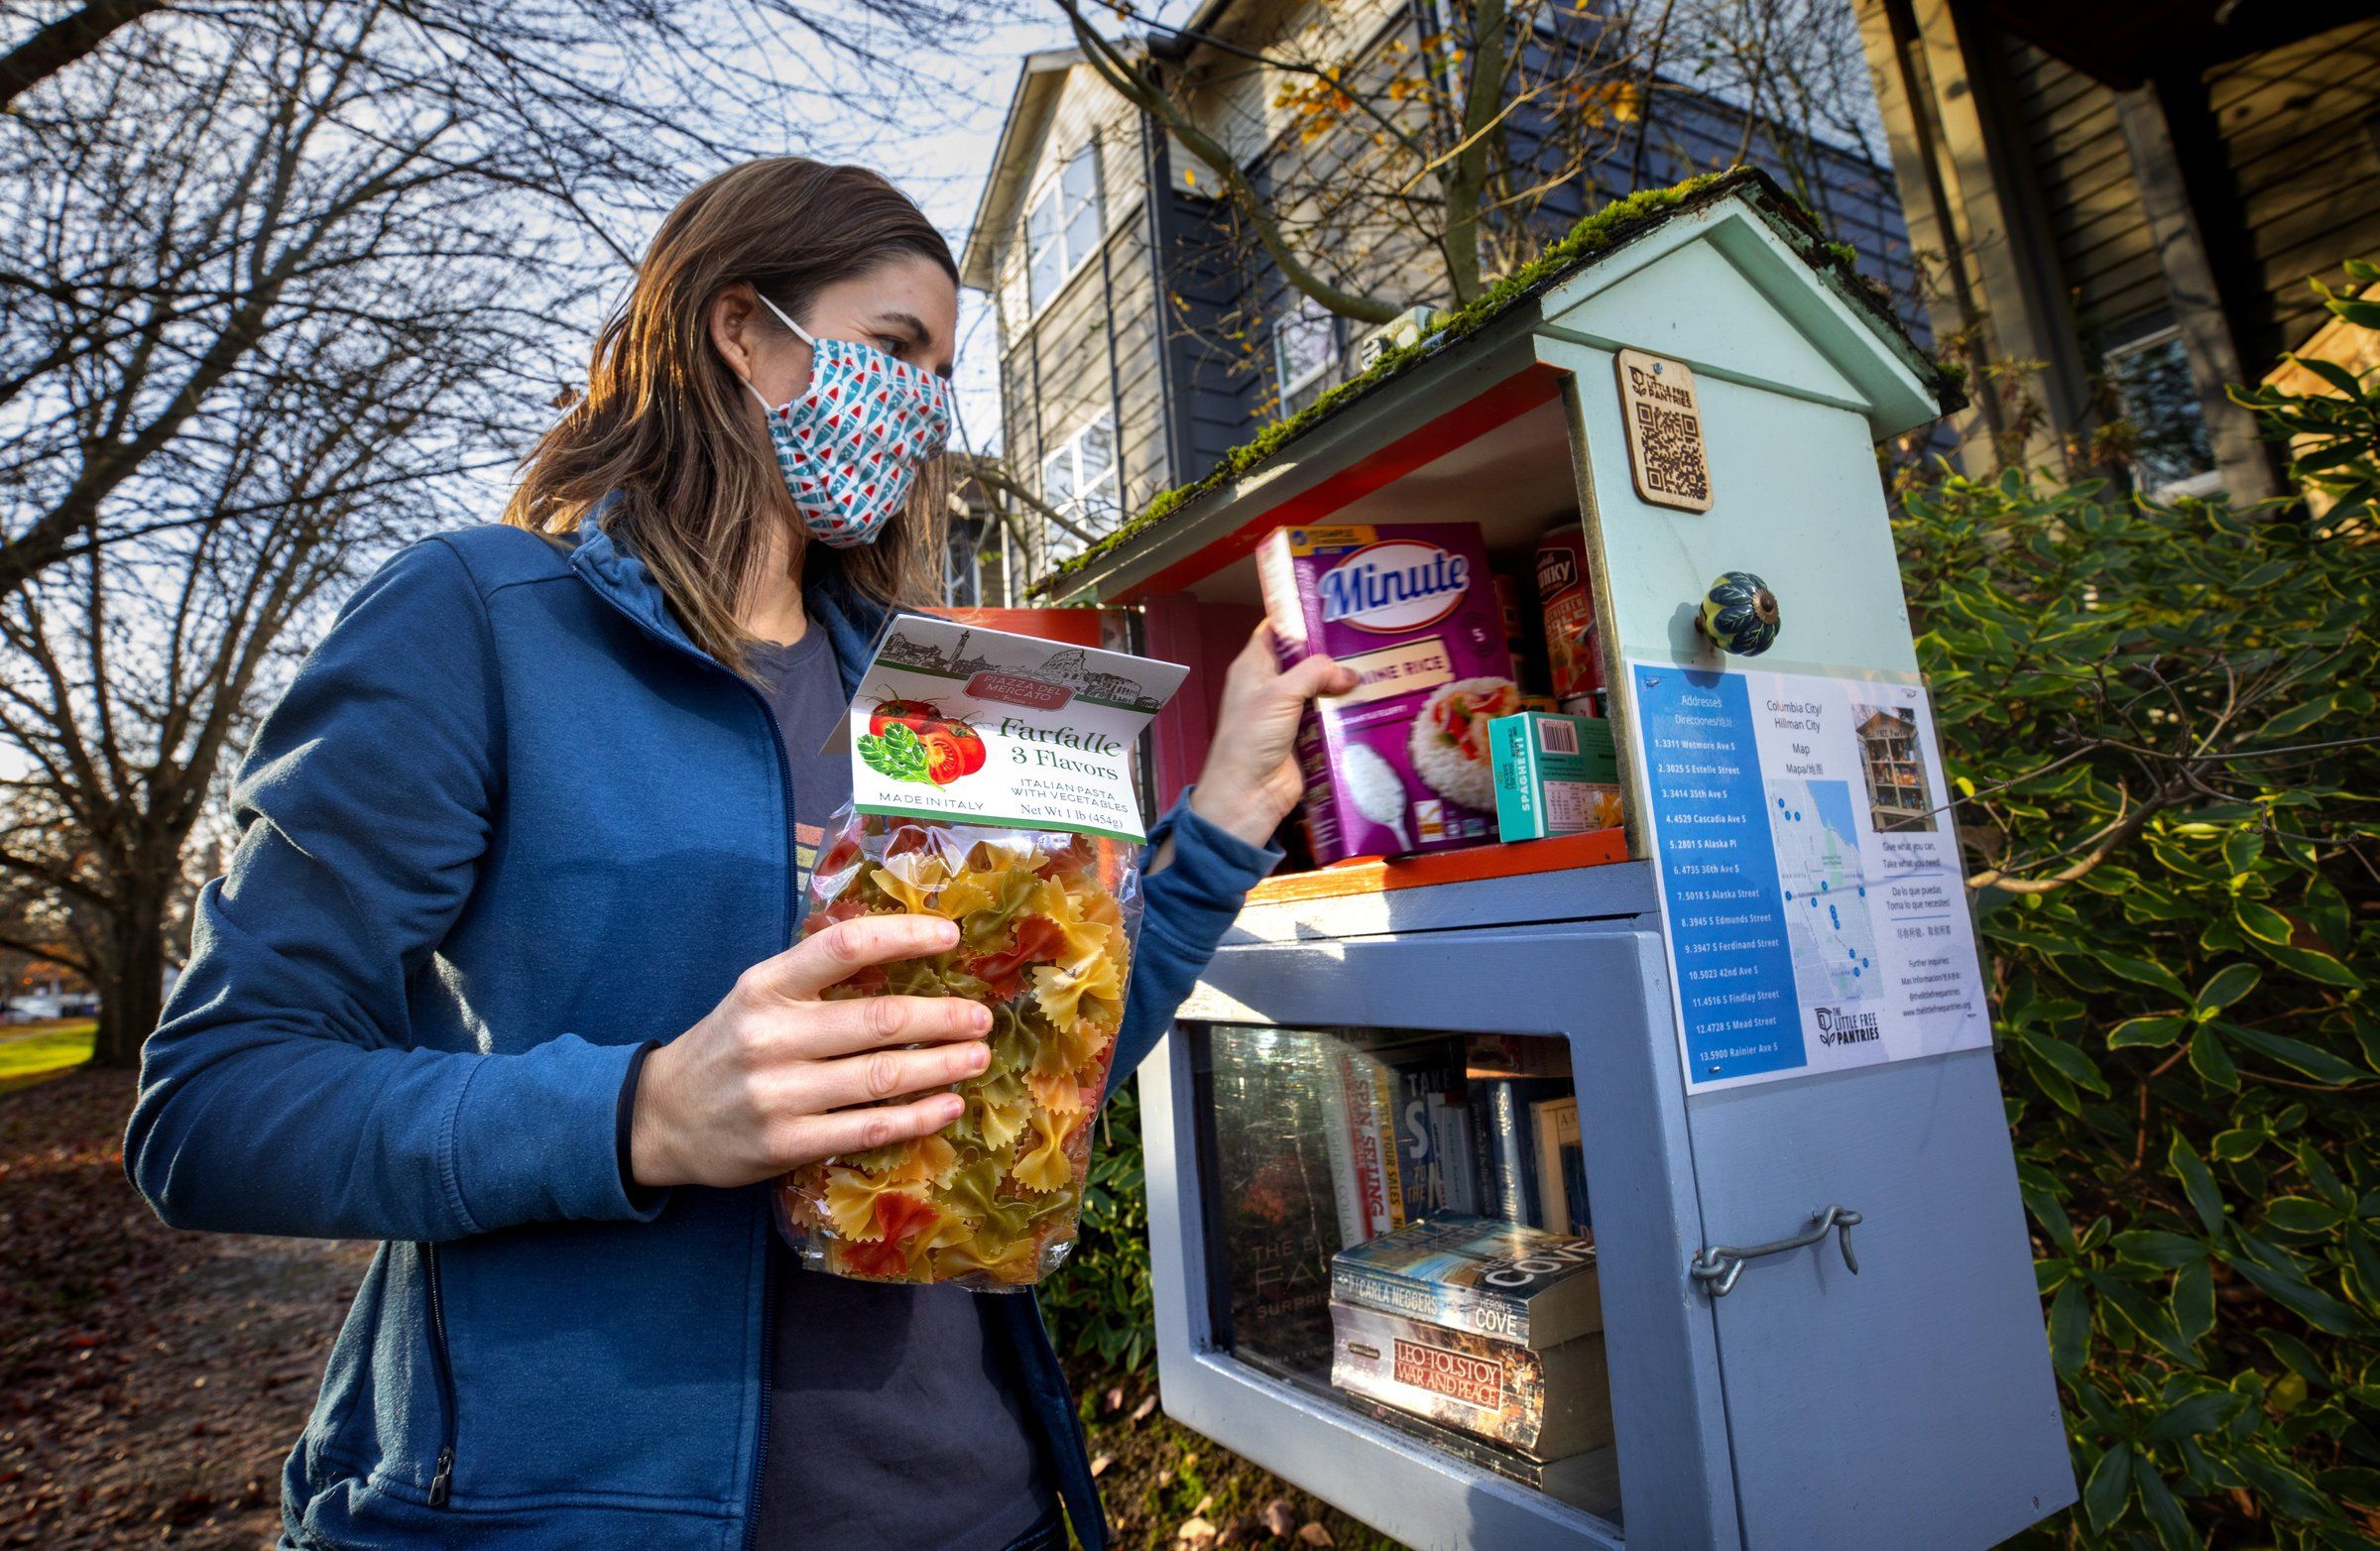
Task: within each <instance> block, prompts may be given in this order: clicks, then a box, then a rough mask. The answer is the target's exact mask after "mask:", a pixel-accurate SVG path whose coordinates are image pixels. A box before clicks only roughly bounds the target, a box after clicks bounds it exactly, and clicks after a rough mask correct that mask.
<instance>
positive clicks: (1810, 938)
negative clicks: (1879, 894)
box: [1768, 780, 1881, 1002]
mask: <svg viewBox="0 0 2380 1551" xmlns="http://www.w3.org/2000/svg"><path fill="white" fill-rule="evenodd" d="M1768 795H1769V799H1770V807H1769V810H1768V821H1769V827H1770V829H1771V831H1772V832H1773V833H1774V835H1775V837H1776V846H1777V878H1778V881H1779V882H1780V883H1782V884H1783V885H1784V886H1785V935H1786V938H1787V940H1788V941H1789V942H1791V944H1792V945H1793V977H1794V979H1795V981H1796V982H1798V983H1799V985H1800V987H1801V994H1802V997H1803V998H1804V1000H1805V1001H1816V1000H1822V999H1823V998H1824V996H1825V994H1826V993H1829V992H1831V993H1832V994H1833V999H1834V1000H1835V1001H1838V1002H1859V1001H1862V1000H1865V999H1866V998H1869V997H1872V996H1877V995H1880V994H1881V992H1880V989H1879V987H1878V984H1877V980H1876V966H1875V958H1876V931H1875V927H1874V925H1873V924H1872V923H1871V922H1870V921H1869V919H1868V913H1867V878H1866V875H1865V874H1864V873H1863V872H1862V871H1861V870H1860V865H1859V841H1858V838H1857V836H1858V833H1859V832H1858V830H1857V829H1855V828H1854V827H1853V826H1852V822H1851V788H1850V783H1849V782H1848V781H1841V780H1772V781H1770V782H1769V783H1768Z"/></svg>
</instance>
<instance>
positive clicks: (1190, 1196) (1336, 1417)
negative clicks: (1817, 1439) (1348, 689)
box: [1140, 919, 1737, 1551]
mask: <svg viewBox="0 0 2380 1551" xmlns="http://www.w3.org/2000/svg"><path fill="white" fill-rule="evenodd" d="M1660 965H1661V956H1660V953H1659V944H1658V939H1657V938H1655V937H1654V936H1653V935H1652V934H1650V933H1647V932H1644V931H1642V930H1640V929H1636V923H1635V921H1633V920H1629V919H1615V920H1610V921H1604V922H1586V923H1579V924H1577V925H1563V926H1516V927H1504V928H1491V929H1478V930H1451V931H1415V932H1410V933H1405V934H1396V935H1384V936H1377V937H1366V938H1356V939H1325V940H1312V941H1304V942H1293V943H1241V944H1236V945H1229V946H1226V947H1225V948H1224V949H1223V950H1222V951H1221V952H1220V953H1219V954H1218V955H1217V957H1216V959H1215V961H1214V963H1213V965H1211V966H1210V968H1209V970H1208V972H1207V974H1206V976H1205V978H1204V979H1203V981H1202V982H1201V985H1200V987H1199V988H1198V990H1197V991H1195V992H1194V993H1193V994H1192V997H1191V999H1190V1001H1189V1002H1188V1003H1187V1004H1186V1005H1185V1006H1184V1008H1183V1009H1182V1012H1181V1014H1180V1017H1179V1020H1178V1021H1177V1024H1176V1027H1175V1029H1174V1031H1173V1033H1172V1034H1171V1035H1169V1036H1168V1038H1167V1040H1166V1042H1165V1044H1164V1045H1163V1046H1160V1048H1159V1050H1158V1051H1157V1053H1156V1054H1155V1055H1154V1056H1152V1057H1151V1058H1150V1061H1149V1062H1148V1064H1147V1065H1145V1066H1143V1067H1142V1069H1141V1074H1140V1083H1141V1102H1142V1105H1143V1117H1144V1120H1143V1124H1144V1135H1145V1137H1146V1139H1147V1147H1148V1184H1149V1225H1150V1251H1151V1259H1152V1270H1153V1272H1154V1280H1155V1291H1156V1304H1157V1328H1158V1363H1159V1377H1160V1381H1161V1385H1162V1389H1163V1396H1164V1403H1165V1408H1166V1410H1167V1412H1168V1413H1169V1414H1171V1415H1172V1416H1174V1417H1175V1418H1176V1419H1178V1420H1180V1421H1182V1422H1184V1423H1186V1424H1187V1425H1189V1426H1191V1427H1193V1428H1195V1429H1197V1430H1198V1431H1200V1432H1202V1433H1205V1434H1207V1435H1208V1436H1209V1437H1212V1438H1214V1439H1216V1440H1217V1441H1219V1442H1221V1443H1223V1444H1224V1445H1225V1446H1227V1447H1229V1448H1231V1449H1233V1450H1235V1451H1237V1452H1239V1453H1241V1454H1243V1455H1246V1456H1248V1457H1249V1458H1250V1459H1253V1460H1255V1461H1256V1462H1257V1463H1259V1464H1261V1465H1263V1466H1265V1467H1266V1468H1267V1469H1269V1470H1272V1471H1274V1472H1275V1473H1277V1474H1279V1475H1281V1476H1284V1477H1286V1478H1287V1479H1289V1480H1290V1481H1292V1482H1295V1483H1296V1484H1298V1485H1299V1486H1301V1487H1304V1488H1306V1489H1307V1490H1309V1491H1314V1492H1316V1493H1317V1494H1319V1495H1321V1496H1324V1497H1326V1498H1328V1499H1329V1500H1331V1501H1332V1502H1335V1503H1337V1504H1338V1505H1340V1506H1341V1507H1343V1508H1345V1509H1346V1510H1347V1511H1349V1512H1351V1513H1353V1514H1355V1515H1356V1516H1358V1517H1360V1518H1363V1519H1365V1520H1366V1521H1367V1522H1369V1523H1371V1524H1373V1525H1374V1526H1376V1527H1378V1528H1379V1529H1381V1530H1382V1531H1384V1532H1386V1533H1388V1534H1391V1535H1394V1536H1396V1537H1397V1538H1399V1539H1401V1540H1404V1541H1406V1542H1408V1543H1410V1544H1414V1545H1428V1546H1441V1547H1481V1548H1487V1547H1496V1548H1502V1547H1517V1546H1527V1547H1531V1548H1539V1547H1542V1548H1546V1551H1569V1548H1586V1547H1603V1548H1606V1551H1611V1548H1616V1547H1618V1546H1619V1545H1621V1544H1622V1543H1623V1536H1624V1543H1625V1544H1626V1545H1628V1546H1651V1547H1680V1548H1691V1547H1704V1546H1714V1545H1719V1546H1732V1545H1733V1544H1734V1543H1735V1542H1736V1539H1737V1531H1736V1527H1735V1520H1734V1513H1733V1500H1732V1496H1733V1493H1732V1490H1731V1484H1730V1482H1729V1481H1728V1476H1727V1464H1726V1459H1725V1418H1724V1415H1723V1413H1722V1404H1721V1396H1720V1390H1719V1380H1718V1363H1717V1352H1716V1343H1715V1340H1714V1335H1713V1330H1712V1323H1711V1316H1710V1312H1709V1310H1708V1309H1707V1308H1704V1307H1702V1306H1700V1303H1699V1300H1698V1299H1697V1298H1696V1297H1694V1296H1693V1295H1692V1294H1691V1293H1690V1292H1689V1291H1688V1290H1687V1288H1686V1286H1685V1282H1684V1267H1685V1264H1686V1260H1687V1257H1688V1256H1689V1255H1690V1254H1691V1253H1692V1252H1693V1250H1694V1248H1695V1247H1696V1246H1698V1245H1699V1244H1700V1242H1701V1234H1700V1228H1699V1225H1698V1224H1697V1222H1696V1221H1695V1210H1696V1209H1695V1204H1694V1199H1693V1183H1692V1169H1691V1164H1690V1161H1689V1159H1688V1156H1687V1144H1686V1135H1685V1128H1684V1121H1685V1112H1684V1100H1683V1085H1682V1083H1681V1081H1680V1078H1679V1073H1678V1067H1677V1060H1676V1055H1675V1048H1676V1046H1675V1040H1674V1036H1672V1035H1671V1034H1670V1032H1669V1028H1668V1013H1667V1009H1668V1001H1667V990H1666V987H1665V985H1664V983H1663V981H1662V980H1661V978H1660V977H1661V974H1662V970H1661V968H1660ZM1480 1036H1493V1038H1487V1039H1483V1038H1482V1037H1480ZM1495 1039H1501V1040H1504V1041H1506V1042H1507V1044H1508V1045H1509V1048H1504V1049H1502V1050H1500V1052H1499V1051H1498V1050H1496V1049H1493V1048H1485V1049H1484V1048H1483V1045H1487V1046H1492V1045H1493V1044H1494V1041H1495ZM1499 1055H1500V1058H1502V1059H1505V1060H1508V1061H1510V1062H1512V1063H1516V1064H1514V1065H1513V1067H1512V1070H1513V1071H1514V1072H1515V1073H1516V1074H1518V1075H1515V1076H1513V1077H1512V1078H1510V1079H1509V1080H1510V1081H1512V1082H1514V1083H1520V1084H1529V1085H1534V1086H1527V1087H1523V1088H1522V1089H1521V1090H1520V1092H1521V1093H1523V1094H1524V1095H1525V1096H1527V1097H1529V1098H1533V1099H1536V1100H1538V1101H1539V1102H1551V1103H1552V1104H1554V1105H1555V1106H1556V1107H1557V1108H1558V1106H1559V1103H1560V1100H1561V1098H1563V1097H1575V1099H1576V1103H1577V1128H1578V1145H1579V1150H1580V1154H1581V1156H1580V1159H1579V1167H1580V1169H1581V1170H1582V1171H1583V1175H1584V1185H1585V1193H1586V1196H1587V1198H1588V1199H1587V1201H1586V1202H1585V1203H1584V1205H1583V1210H1582V1211H1581V1212H1580V1214H1579V1217H1578V1218H1566V1221H1569V1222H1571V1223H1572V1224H1573V1225H1574V1226H1575V1225H1577V1224H1578V1223H1579V1222H1580V1221H1581V1220H1582V1219H1583V1220H1585V1221H1587V1222H1591V1225H1592V1231H1593V1234H1594V1238H1595V1243H1596V1247H1597V1253H1598V1275H1599V1280H1600V1291H1601V1304H1602V1317H1603V1332H1602V1342H1603V1352H1602V1356H1603V1360H1604V1363H1605V1365H1606V1370H1607V1381H1606V1385H1605V1388H1604V1390H1603V1391H1602V1392H1601V1393H1596V1394H1592V1395H1591V1394H1587V1393H1586V1392H1585V1391H1584V1390H1577V1391H1574V1392H1573V1393H1572V1394H1571V1395H1570V1396H1569V1398H1568V1399H1567V1400H1566V1401H1564V1403H1568V1404H1589V1405H1599V1406H1600V1405H1604V1404H1607V1407H1608V1413H1609V1419H1610V1424H1611V1426H1612V1428H1613V1430H1614V1434H1615V1436H1614V1438H1613V1442H1612V1444H1611V1445H1610V1446H1609V1447H1608V1448H1606V1449H1601V1450H1596V1451H1593V1453H1592V1455H1586V1456H1572V1457H1571V1458H1570V1459H1568V1460H1567V1461H1562V1462H1551V1463H1556V1464H1560V1465H1561V1466H1562V1467H1563V1469H1562V1471H1561V1479H1559V1480H1557V1479H1556V1477H1555V1476H1554V1475H1552V1474H1548V1475H1546V1476H1544V1477H1542V1478H1537V1479H1531V1478H1530V1477H1529V1476H1528V1475H1527V1473H1526V1472H1522V1473H1517V1474H1516V1473H1515V1472H1513V1471H1512V1470H1510V1469H1508V1468H1507V1467H1508V1466H1509V1465H1510V1464H1511V1462H1510V1461H1508V1460H1504V1461H1499V1460H1497V1459H1495V1458H1493V1457H1492V1456H1491V1455H1490V1454H1489V1453H1487V1452H1484V1451H1483V1450H1482V1449H1481V1448H1480V1447H1479V1445H1478V1443H1477V1440H1475V1439H1470V1438H1466V1437H1464V1436H1460V1435H1457V1434H1455V1433H1454V1432H1452V1431H1451V1430H1448V1429H1440V1430H1438V1431H1437V1432H1433V1431H1432V1430H1431V1429H1430V1427H1429V1426H1427V1425H1426V1424H1424V1425H1416V1424H1415V1423H1414V1422H1413V1421H1412V1419H1410V1418H1408V1417H1404V1416H1399V1415H1390V1414H1382V1412H1381V1411H1379V1410H1377V1409H1371V1408H1368V1407H1367V1406H1366V1405H1365V1404H1363V1403H1361V1402H1360V1401H1359V1400H1358V1399H1356V1398H1352V1397H1351V1396H1349V1395H1348V1394H1347V1393H1345V1392H1343V1391H1340V1390H1337V1389H1336V1388H1335V1387H1334V1386H1333V1384H1332V1381H1331V1380H1332V1372H1331V1342H1332V1324H1331V1318H1330V1312H1329V1307H1328V1290H1329V1281H1328V1274H1329V1273H1328V1265H1329V1256H1330V1254H1331V1253H1333V1251H1334V1249H1335V1248H1336V1247H1337V1246H1339V1245H1340V1244H1341V1243H1342V1242H1344V1241H1345V1240H1346V1239H1347V1237H1348V1236H1349V1234H1350V1233H1351V1232H1357V1231H1360V1230H1357V1229H1354V1228H1352V1227H1351V1221H1352V1218H1353V1214H1354V1213H1355V1211H1356V1209H1355V1208H1353V1207H1350V1206H1348V1205H1346V1204H1345V1203H1342V1202H1340V1201H1339V1200H1337V1199H1335V1197H1334V1187H1333V1185H1332V1183H1331V1180H1332V1178H1333V1176H1334V1173H1335V1172H1336V1171H1337V1170H1338V1169H1340V1168H1342V1167H1343V1166H1344V1163H1345V1159H1343V1158H1341V1157H1339V1156H1337V1154H1336V1152H1335V1148H1336V1146H1337V1143H1336V1141H1335V1140H1334V1139H1333V1136H1332V1134H1331V1133H1329V1132H1328V1131H1326V1130H1325V1128H1326V1127H1327V1126H1330V1125H1332V1124H1335V1123H1336V1120H1337V1119H1338V1118H1339V1117H1340V1116H1341V1114H1342V1112H1343V1110H1344V1107H1345V1103H1346V1097H1347V1095H1348V1094H1349V1093H1350V1092H1351V1091H1353V1090H1351V1089H1350V1088H1349V1086H1348V1085H1349V1083H1350V1082H1351V1080H1352V1079H1353V1078H1354V1077H1355V1076H1356V1075H1357V1074H1359V1073H1361V1072H1362V1071H1364V1070H1367V1069H1370V1070H1375V1071H1377V1072H1379V1073H1381V1074H1383V1076H1382V1081H1384V1082H1390V1083H1393V1084H1395V1085H1397V1086H1396V1087H1395V1088H1394V1089H1393V1090H1392V1091H1394V1092H1399V1093H1402V1092H1404V1091H1405V1089H1406V1088H1407V1087H1410V1088H1412V1089H1413V1090H1414V1091H1417V1092H1420V1093H1422V1094H1423V1095H1424V1096H1425V1102H1424V1106H1423V1114H1424V1115H1425V1116H1426V1114H1427V1104H1426V1096H1427V1094H1428V1093H1430V1092H1431V1091H1433V1087H1432V1084H1433V1083H1434V1082H1436V1081H1437V1079H1436V1078H1434V1077H1432V1076H1431V1075H1430V1074H1431V1073H1433V1072H1443V1071H1444V1070H1445V1069H1446V1068H1447V1066H1448V1065H1449V1063H1451V1062H1455V1061H1460V1062H1462V1063H1464V1065H1465V1067H1467V1068H1468V1070H1469V1071H1470V1072H1471V1073H1473V1074H1475V1079H1476V1080H1475V1086H1476V1087H1477V1088H1478V1090H1479V1092H1478V1093H1476V1094H1474V1095H1472V1096H1471V1098H1472V1101H1473V1102H1479V1101H1480V1100H1481V1099H1483V1098H1484V1097H1485V1095H1486V1093H1487V1090H1488V1088H1489V1086H1490V1085H1491V1084H1494V1083H1498V1082H1503V1081H1505V1080H1506V1079H1505V1078H1504V1077H1502V1076H1499V1075H1495V1074H1496V1073H1497V1072H1498V1070H1499V1068H1498V1067H1497V1066H1496V1065H1495V1062H1496V1060H1497V1059H1498V1058H1499ZM1557 1152H1558V1148H1557ZM1540 1177H1542V1171H1541V1174H1540ZM1448 1188H1449V1187H1448V1185H1447V1184H1446V1182H1445V1181H1443V1180H1430V1179H1429V1178H1428V1176H1426V1175H1422V1176H1416V1177H1408V1178H1407V1179H1406V1180H1404V1181H1402V1182H1401V1183H1400V1185H1399V1191H1400V1195H1401V1197H1402V1209H1403V1211H1404V1214H1405V1216H1406V1218H1407V1220H1410V1218H1411V1216H1412V1211H1411V1203H1412V1202H1413V1201H1414V1200H1415V1199H1416V1198H1418V1200H1419V1202H1420V1203H1421V1204H1423V1205H1425V1206H1427V1205H1430V1204H1432V1203H1434V1202H1436V1201H1438V1200H1442V1199H1446V1198H1447V1197H1446V1195H1445V1192H1446V1191H1447V1190H1448ZM1455 1188H1458V1189H1459V1188H1460V1187H1455ZM1475 1201H1476V1198H1475ZM1386 1210H1387V1211H1388V1212H1389V1213H1390V1214H1391V1215H1394V1214H1395V1213H1396V1212H1397V1211H1398V1210H1399V1207H1398V1206H1390V1207H1388V1208H1386ZM1538 1210H1539V1211H1540V1212H1545V1211H1550V1210H1552V1208H1549V1207H1546V1206H1544V1205H1543V1204H1542V1203H1540V1205H1539V1207H1538ZM1562 1210H1564V1211H1565V1213H1567V1212H1568V1211H1569V1208H1568V1207H1567V1206H1565V1207H1564V1208H1562ZM1362 1231H1367V1232H1369V1231H1376V1230H1362ZM1553 1387H1554V1386H1553V1385H1552V1384H1551V1383H1550V1382H1549V1383H1548V1386H1547V1397H1548V1405H1549V1408H1550V1407H1551V1406H1552V1405H1553V1404H1554V1403H1555V1401H1556V1399H1557V1397H1556V1396H1555V1395H1554V1393H1553ZM1606 1395H1607V1401H1606ZM1615 1499H1616V1500H1615Z"/></svg>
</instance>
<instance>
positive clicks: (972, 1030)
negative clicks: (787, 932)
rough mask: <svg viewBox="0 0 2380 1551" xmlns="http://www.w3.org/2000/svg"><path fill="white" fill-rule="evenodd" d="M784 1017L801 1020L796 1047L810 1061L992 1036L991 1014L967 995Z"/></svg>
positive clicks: (863, 1002) (867, 1000)
mask: <svg viewBox="0 0 2380 1551" xmlns="http://www.w3.org/2000/svg"><path fill="white" fill-rule="evenodd" d="M786 1015H787V1016H789V1017H798V1018H799V1023H798V1025H797V1029H798V1031H797V1034H796V1037H795V1039H794V1041H793V1043H794V1045H795V1046H796V1047H797V1053H798V1054H800V1055H801V1056H803V1057H804V1058H806V1059H809V1060H823V1059H826V1058H828V1057H830V1056H839V1055H852V1054H855V1053H857V1052H858V1051H862V1050H873V1049H876V1048H877V1047H878V1046H880V1045H906V1044H939V1043H943V1042H946V1041H951V1040H961V1039H981V1038H983V1037H984V1036H985V1035H986V1034H989V1033H990V1032H992V1014H991V1011H990V1010H989V1009H987V1008H986V1007H985V1006H984V1005H983V1004H982V1003H980V1002H970V1001H968V1000H966V999H965V998H964V997H855V998H853V999H852V1000H850V1001H848V1002H820V1003H817V1004H815V1005H814V1006H810V1007H805V1008H803V1009H801V1010H800V1012H799V1013H798V1014H792V1013H788V1014H786ZM844 1102H846V1103H848V1102H850V1101H848V1100H846V1101H844Z"/></svg>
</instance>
